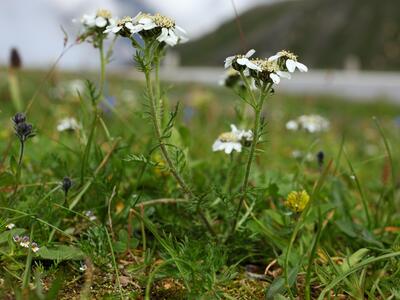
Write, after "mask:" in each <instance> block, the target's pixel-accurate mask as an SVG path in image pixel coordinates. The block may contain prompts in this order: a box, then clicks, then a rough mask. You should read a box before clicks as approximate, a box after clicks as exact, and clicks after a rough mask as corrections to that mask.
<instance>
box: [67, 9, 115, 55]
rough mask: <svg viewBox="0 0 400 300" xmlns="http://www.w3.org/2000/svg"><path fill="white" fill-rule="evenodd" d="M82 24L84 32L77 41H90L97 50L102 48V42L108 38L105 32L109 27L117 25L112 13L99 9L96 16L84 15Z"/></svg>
mask: <svg viewBox="0 0 400 300" xmlns="http://www.w3.org/2000/svg"><path fill="white" fill-rule="evenodd" d="M73 21H74V20H73ZM81 23H82V25H83V32H82V33H81V34H80V35H79V36H78V38H77V41H79V42H83V41H88V42H90V43H92V44H93V45H94V47H96V48H97V47H99V46H100V44H101V41H102V40H103V39H104V38H106V37H107V33H104V30H105V29H106V27H107V26H111V25H113V24H115V20H114V19H113V18H112V15H111V12H110V11H108V10H106V9H99V10H98V11H97V12H96V14H90V15H87V14H85V15H83V17H82V18H81Z"/></svg>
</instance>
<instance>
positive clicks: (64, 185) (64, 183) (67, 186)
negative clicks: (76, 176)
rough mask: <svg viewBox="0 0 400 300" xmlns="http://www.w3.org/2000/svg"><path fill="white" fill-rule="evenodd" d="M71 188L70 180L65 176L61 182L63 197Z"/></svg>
mask: <svg viewBox="0 0 400 300" xmlns="http://www.w3.org/2000/svg"><path fill="white" fill-rule="evenodd" d="M71 187H72V180H71V178H69V177H68V176H65V177H64V178H63V180H62V182H61V188H62V190H63V191H64V194H65V196H67V195H68V191H69V189H70V188H71Z"/></svg>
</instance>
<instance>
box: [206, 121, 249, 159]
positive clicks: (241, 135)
mask: <svg viewBox="0 0 400 300" xmlns="http://www.w3.org/2000/svg"><path fill="white" fill-rule="evenodd" d="M252 140H253V132H252V131H251V130H242V129H238V128H237V127H236V126H235V125H233V124H231V131H230V132H224V133H222V134H220V135H219V137H218V138H217V139H216V140H215V142H214V144H213V145H212V150H213V151H214V152H215V151H224V152H225V153H226V154H231V153H232V151H233V150H235V151H237V152H241V151H242V147H243V146H249V144H250V143H251V141H252Z"/></svg>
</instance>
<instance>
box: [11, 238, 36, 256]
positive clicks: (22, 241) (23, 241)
mask: <svg viewBox="0 0 400 300" xmlns="http://www.w3.org/2000/svg"><path fill="white" fill-rule="evenodd" d="M13 241H14V242H15V243H17V244H19V245H20V246H21V247H24V248H31V250H32V251H33V252H35V253H36V252H38V251H39V250H40V248H39V246H38V244H37V243H35V242H33V241H32V242H31V240H30V239H29V236H26V235H25V236H23V237H20V236H19V235H14V236H13Z"/></svg>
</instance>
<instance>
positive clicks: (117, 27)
mask: <svg viewBox="0 0 400 300" xmlns="http://www.w3.org/2000/svg"><path fill="white" fill-rule="evenodd" d="M121 29H122V26H115V27H114V28H113V29H112V30H111V31H112V32H113V33H118V32H120V31H121Z"/></svg>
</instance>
